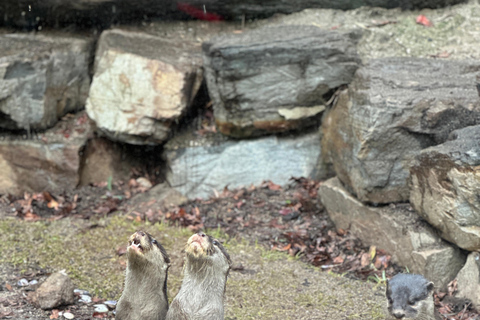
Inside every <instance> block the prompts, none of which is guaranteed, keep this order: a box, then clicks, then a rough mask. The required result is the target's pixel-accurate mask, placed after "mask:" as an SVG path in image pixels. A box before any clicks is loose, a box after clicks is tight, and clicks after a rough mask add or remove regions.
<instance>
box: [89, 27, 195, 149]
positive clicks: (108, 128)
mask: <svg viewBox="0 0 480 320" xmlns="http://www.w3.org/2000/svg"><path fill="white" fill-rule="evenodd" d="M95 59H96V61H95V74H94V77H93V81H92V85H91V87H90V93H89V96H88V99H87V105H86V109H87V112H88V115H89V116H90V118H92V119H93V120H94V121H95V122H96V124H97V127H98V128H99V129H100V130H101V131H102V132H104V133H105V134H106V135H107V136H108V137H109V138H110V139H113V140H118V141H123V142H126V143H131V144H159V143H162V142H163V141H165V140H166V139H167V137H168V134H169V132H170V126H171V125H172V123H173V122H175V121H178V120H179V119H180V117H181V116H182V115H183V114H184V113H185V112H186V109H187V107H188V106H189V105H190V103H191V101H192V99H193V97H194V96H195V93H196V92H197V90H198V88H199V86H200V83H201V78H202V71H201V55H200V45H199V43H195V42H189V41H182V39H181V38H178V39H175V40H171V39H169V40H165V39H162V38H161V37H156V36H152V35H149V34H146V33H142V32H133V31H125V30H119V29H115V30H109V31H105V32H103V33H102V35H101V37H100V40H99V42H98V48H97V53H96V58H95Z"/></svg>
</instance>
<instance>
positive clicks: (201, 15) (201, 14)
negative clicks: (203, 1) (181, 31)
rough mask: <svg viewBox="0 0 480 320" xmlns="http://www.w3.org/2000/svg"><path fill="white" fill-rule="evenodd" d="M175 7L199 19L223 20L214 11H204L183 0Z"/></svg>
mask: <svg viewBox="0 0 480 320" xmlns="http://www.w3.org/2000/svg"><path fill="white" fill-rule="evenodd" d="M177 9H178V10H180V11H182V12H185V13H186V14H188V15H189V16H191V17H193V18H196V19H199V20H205V21H222V20H223V18H222V16H220V15H218V14H216V13H210V12H206V11H204V10H202V9H198V8H195V7H194V6H192V5H190V4H188V3H185V2H178V3H177Z"/></svg>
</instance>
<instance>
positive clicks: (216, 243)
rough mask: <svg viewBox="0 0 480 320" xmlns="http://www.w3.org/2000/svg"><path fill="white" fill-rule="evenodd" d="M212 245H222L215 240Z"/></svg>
mask: <svg viewBox="0 0 480 320" xmlns="http://www.w3.org/2000/svg"><path fill="white" fill-rule="evenodd" d="M212 243H213V245H214V246H218V245H219V244H220V243H218V241H217V240H213V242H212Z"/></svg>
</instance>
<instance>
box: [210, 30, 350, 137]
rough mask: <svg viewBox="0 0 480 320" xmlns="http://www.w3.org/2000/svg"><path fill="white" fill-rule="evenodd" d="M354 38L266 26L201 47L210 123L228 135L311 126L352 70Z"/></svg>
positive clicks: (332, 32)
mask: <svg viewBox="0 0 480 320" xmlns="http://www.w3.org/2000/svg"><path fill="white" fill-rule="evenodd" d="M357 36H358V35H357V34H350V33H341V32H336V31H331V30H328V31H327V30H322V29H320V28H317V27H315V26H306V25H303V26H294V25H287V26H270V27H264V28H258V29H255V30H250V31H246V32H243V33H241V34H229V35H225V36H219V37H213V38H212V39H210V40H208V41H206V42H204V43H203V45H202V47H203V52H204V63H205V78H206V80H207V86H208V91H209V93H210V97H211V98H212V100H213V107H214V113H215V121H216V124H217V127H218V129H219V130H220V132H222V133H223V134H226V135H229V136H233V137H248V136H256V135H261V134H265V133H274V132H283V131H288V130H293V129H299V128H302V127H305V126H308V125H311V124H312V123H316V120H318V119H319V116H320V115H321V113H322V112H323V110H324V109H325V107H324V104H325V102H326V101H325V99H326V98H325V97H326V95H327V94H328V93H329V91H330V90H332V89H333V88H336V87H339V86H341V85H343V84H347V83H349V82H350V81H351V79H352V77H353V74H354V72H355V70H356V69H357V68H358V63H359V57H358V55H357V52H356V49H355V42H356V41H355V38H356V37H357Z"/></svg>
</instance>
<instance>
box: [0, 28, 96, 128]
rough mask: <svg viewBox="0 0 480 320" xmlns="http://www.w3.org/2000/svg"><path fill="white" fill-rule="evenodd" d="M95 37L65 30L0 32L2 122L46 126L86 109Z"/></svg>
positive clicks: (14, 125) (10, 125)
mask: <svg viewBox="0 0 480 320" xmlns="http://www.w3.org/2000/svg"><path fill="white" fill-rule="evenodd" d="M92 42H93V41H92V40H90V39H88V38H87V39H85V38H84V39H78V38H74V37H71V36H65V35H63V36H62V35H55V36H54V35H50V36H45V35H25V34H6V35H1V36H0V48H2V49H0V127H3V128H7V129H28V130H29V129H45V128H48V127H51V126H53V125H54V124H55V123H56V122H57V121H58V119H59V118H60V117H62V116H63V115H64V114H66V113H68V112H72V111H77V110H80V109H81V108H83V106H84V104H85V99H86V97H87V94H88V88H89V85H90V78H89V75H88V65H89V63H90V57H91V47H92Z"/></svg>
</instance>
